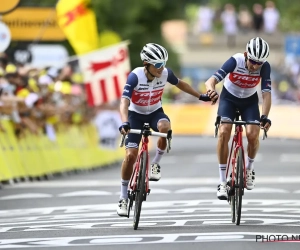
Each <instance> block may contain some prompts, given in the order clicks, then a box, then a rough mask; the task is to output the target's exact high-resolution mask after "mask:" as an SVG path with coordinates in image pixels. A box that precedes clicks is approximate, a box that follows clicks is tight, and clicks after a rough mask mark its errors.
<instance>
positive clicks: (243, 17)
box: [238, 5, 252, 33]
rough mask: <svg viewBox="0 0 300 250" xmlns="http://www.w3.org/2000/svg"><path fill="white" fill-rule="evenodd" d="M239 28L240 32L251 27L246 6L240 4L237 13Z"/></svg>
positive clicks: (247, 30)
mask: <svg viewBox="0 0 300 250" xmlns="http://www.w3.org/2000/svg"><path fill="white" fill-rule="evenodd" d="M238 20H239V25H240V30H241V32H242V33H247V32H249V30H250V29H251V27H252V16H251V13H250V11H249V10H248V8H247V6H245V5H241V6H240V9H239V14H238Z"/></svg>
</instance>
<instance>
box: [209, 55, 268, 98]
mask: <svg viewBox="0 0 300 250" xmlns="http://www.w3.org/2000/svg"><path fill="white" fill-rule="evenodd" d="M270 74H271V66H270V64H269V63H268V62H265V63H264V64H263V65H262V66H261V67H260V68H259V69H258V70H257V71H256V72H249V71H248V69H247V68H246V62H245V56H244V54H242V53H238V54H235V55H233V56H232V57H231V58H230V59H228V60H227V61H226V62H225V63H224V64H223V66H222V67H221V69H219V70H218V71H217V72H216V73H215V74H213V77H214V78H215V79H216V80H217V81H218V82H220V81H222V80H223V79H225V80H224V87H225V88H226V89H227V90H228V92H229V93H231V94H232V95H234V96H236V97H239V98H246V97H249V96H251V95H253V94H254V93H255V92H256V91H257V85H258V84H259V83H260V82H261V90H262V92H271V77H270Z"/></svg>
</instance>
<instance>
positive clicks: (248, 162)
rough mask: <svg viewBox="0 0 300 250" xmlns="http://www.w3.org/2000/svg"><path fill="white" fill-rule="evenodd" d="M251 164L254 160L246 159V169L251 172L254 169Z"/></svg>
mask: <svg viewBox="0 0 300 250" xmlns="http://www.w3.org/2000/svg"><path fill="white" fill-rule="evenodd" d="M253 162H254V159H251V158H249V157H248V160H247V166H246V168H247V169H250V170H253V168H254V166H253Z"/></svg>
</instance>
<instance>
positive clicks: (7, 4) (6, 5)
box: [0, 0, 20, 15]
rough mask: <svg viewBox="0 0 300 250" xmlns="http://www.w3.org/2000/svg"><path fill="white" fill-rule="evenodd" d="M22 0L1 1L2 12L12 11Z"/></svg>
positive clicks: (0, 8) (0, 10)
mask: <svg viewBox="0 0 300 250" xmlns="http://www.w3.org/2000/svg"><path fill="white" fill-rule="evenodd" d="M19 2H20V0H9V1H1V4H0V14H2V15H3V14H5V13H8V12H10V11H12V10H13V9H14V8H16V7H17V6H18V4H19Z"/></svg>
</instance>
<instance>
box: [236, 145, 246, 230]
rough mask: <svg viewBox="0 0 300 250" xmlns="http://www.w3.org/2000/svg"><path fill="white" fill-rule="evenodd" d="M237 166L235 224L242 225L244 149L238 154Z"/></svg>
mask: <svg viewBox="0 0 300 250" xmlns="http://www.w3.org/2000/svg"><path fill="white" fill-rule="evenodd" d="M236 162H237V166H236V178H235V192H234V196H235V211H236V214H235V215H236V220H235V224H236V225H240V222H241V214H242V199H243V192H244V161H243V152H242V149H241V148H239V149H238V153H237V161H236Z"/></svg>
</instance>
